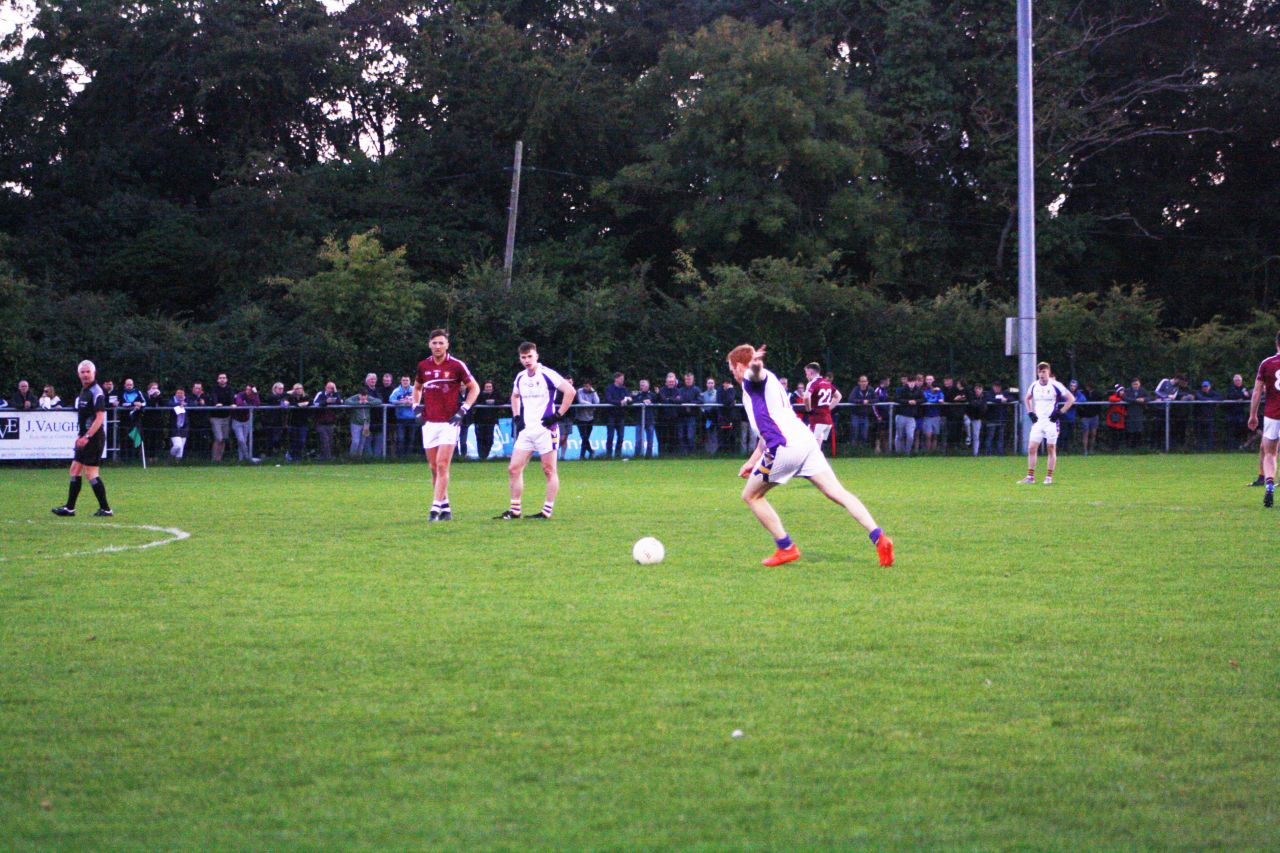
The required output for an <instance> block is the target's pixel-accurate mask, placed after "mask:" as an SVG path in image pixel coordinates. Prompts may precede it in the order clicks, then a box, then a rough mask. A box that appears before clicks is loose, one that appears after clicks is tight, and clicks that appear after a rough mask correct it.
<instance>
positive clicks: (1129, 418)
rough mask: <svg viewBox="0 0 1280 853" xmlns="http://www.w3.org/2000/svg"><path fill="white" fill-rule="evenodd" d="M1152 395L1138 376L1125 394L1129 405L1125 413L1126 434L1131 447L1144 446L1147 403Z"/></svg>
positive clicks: (1125, 399)
mask: <svg viewBox="0 0 1280 853" xmlns="http://www.w3.org/2000/svg"><path fill="white" fill-rule="evenodd" d="M1150 400H1151V395H1150V394H1148V393H1147V389H1146V388H1143V387H1142V380H1141V379H1139V378H1137V377H1136V376H1135V377H1134V378H1133V381H1132V382H1130V383H1129V387H1128V389H1127V390H1126V391H1125V392H1124V401H1125V402H1126V403H1127V404H1128V406H1129V407H1128V411H1127V412H1126V413H1125V422H1124V433H1125V438H1126V439H1127V440H1128V442H1129V446H1130V447H1140V446H1141V445H1142V433H1143V431H1144V430H1145V429H1146V426H1147V403H1148V402H1149V401H1150Z"/></svg>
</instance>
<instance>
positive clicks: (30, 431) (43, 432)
mask: <svg viewBox="0 0 1280 853" xmlns="http://www.w3.org/2000/svg"><path fill="white" fill-rule="evenodd" d="M79 432H80V427H79V420H78V418H77V417H76V413H75V412H74V411H65V410H64V411H49V412H46V411H39V412H7V411H4V410H3V409H0V459H70V458H71V457H72V456H74V455H75V451H76V435H77V434H78V433H79Z"/></svg>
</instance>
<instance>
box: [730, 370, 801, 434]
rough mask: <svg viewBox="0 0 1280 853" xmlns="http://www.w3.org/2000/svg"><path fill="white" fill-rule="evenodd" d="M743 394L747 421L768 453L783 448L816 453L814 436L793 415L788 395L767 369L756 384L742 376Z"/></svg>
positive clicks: (794, 413)
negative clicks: (809, 448)
mask: <svg viewBox="0 0 1280 853" xmlns="http://www.w3.org/2000/svg"><path fill="white" fill-rule="evenodd" d="M742 392H743V398H744V399H743V404H744V405H743V408H744V409H746V410H747V420H749V421H751V428H752V429H753V430H755V431H756V432H757V433H759V435H760V438H762V439H763V440H764V444H765V447H767V448H769V449H770V450H775V449H776V448H778V447H782V446H786V447H796V448H802V447H812V448H814V449H817V446H818V443H817V441H816V440H815V439H814V437H813V433H812V432H810V431H809V428H808V427H807V426H805V424H804V421H802V420H800V418H799V417H798V416H797V415H796V412H795V409H793V408H792V407H791V402H790V401H789V400H788V399H787V392H786V391H785V390H783V388H782V383H781V382H779V381H778V377H777V376H775V375H774V374H773V371H771V370H768V369H766V370H765V371H764V379H762V380H761V381H759V382H752V381H751V380H750V379H748V378H747V377H746V376H745V375H744V376H743V377H742Z"/></svg>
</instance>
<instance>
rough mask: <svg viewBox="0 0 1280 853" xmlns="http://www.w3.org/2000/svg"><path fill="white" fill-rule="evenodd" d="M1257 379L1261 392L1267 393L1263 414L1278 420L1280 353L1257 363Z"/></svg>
mask: <svg viewBox="0 0 1280 853" xmlns="http://www.w3.org/2000/svg"><path fill="white" fill-rule="evenodd" d="M1258 381H1259V382H1261V383H1262V392H1263V393H1264V394H1266V395H1267V403H1266V405H1265V406H1263V408H1262V414H1263V416H1264V417H1268V418H1271V419H1272V420H1274V421H1280V353H1276V354H1275V355H1273V356H1271V358H1267V359H1263V361H1262V364H1259V365H1258Z"/></svg>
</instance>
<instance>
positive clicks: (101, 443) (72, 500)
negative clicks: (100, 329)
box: [53, 360, 113, 516]
mask: <svg viewBox="0 0 1280 853" xmlns="http://www.w3.org/2000/svg"><path fill="white" fill-rule="evenodd" d="M77 372H79V374H80V384H81V385H83V386H84V388H83V389H82V390H81V391H80V396H79V397H76V414H77V415H78V416H79V418H80V432H79V436H78V437H77V438H76V454H75V458H73V459H72V460H71V485H70V487H69V488H68V489H67V503H66V505H65V506H56V507H54V508H53V514H54V515H65V516H70V515H75V514H76V498H78V497H79V496H80V473H81V472H82V471H83V472H84V473H85V474H87V475H88V476H89V488H91V489H93V494H94V496H95V497H97V499H98V511H97V512H95V513H94V515H105V516H111V515H113V513H112V512H111V507H110V506H109V505H108V504H107V487H106V486H104V485H103V484H102V480H101V479H99V477H98V466H99V465H101V464H102V451H103V450H104V449H105V448H106V445H107V436H106V426H107V398H106V396H105V395H104V394H103V393H102V388H101V387H99V386H98V383H97V380H96V379H95V377H96V376H97V373H98V369H97V368H96V367H94V366H93V362H92V361H88V360H85V361H82V362H80V366H79V367H78V368H77Z"/></svg>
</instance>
